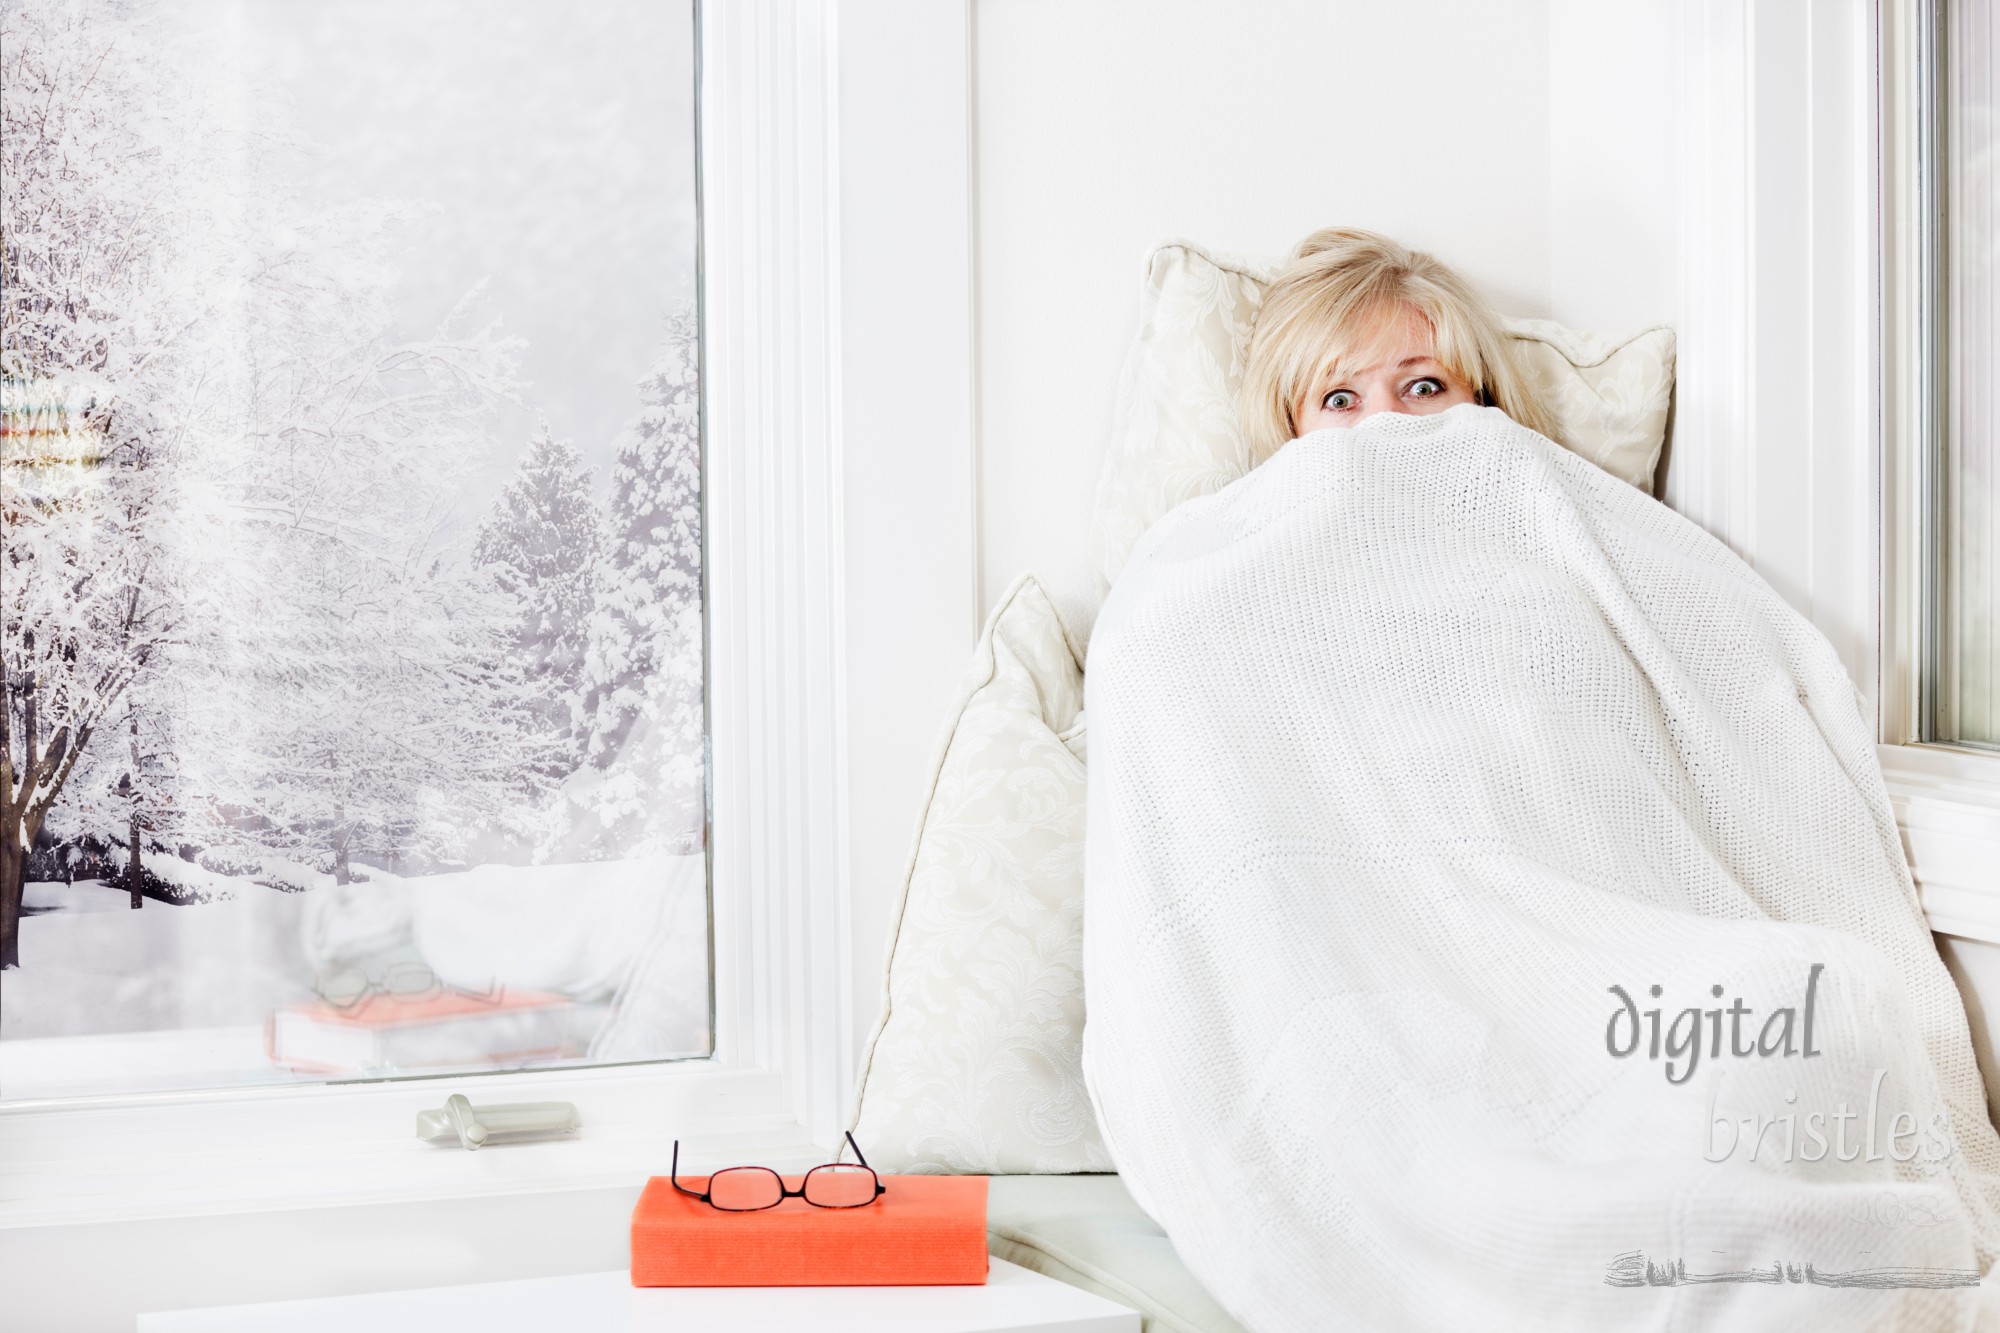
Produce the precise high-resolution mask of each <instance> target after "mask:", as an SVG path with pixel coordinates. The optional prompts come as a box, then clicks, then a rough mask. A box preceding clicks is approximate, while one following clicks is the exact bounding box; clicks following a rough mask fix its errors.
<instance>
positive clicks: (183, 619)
mask: <svg viewBox="0 0 2000 1333" xmlns="http://www.w3.org/2000/svg"><path fill="white" fill-rule="evenodd" d="M0 24H4V30H0V90H4V91H0V96H3V97H4V102H0V114H3V115H4V124H0V206H3V207H4V217H0V221H4V237H0V246H4V253H0V262H4V278H5V292H4V305H0V381H3V382H0V389H4V401H0V427H4V430H5V432H6V433H5V435H4V437H0V520H4V525H0V544H4V549H3V550H0V583H4V586H0V608H3V609H4V630H5V635H4V643H3V644H0V650H4V662H0V666H4V671H5V681H6V708H5V721H6V726H7V732H6V736H5V738H4V739H5V745H6V757H7V765H8V766H7V768H6V770H5V771H4V778H5V782H4V786H0V799H3V800H4V802H5V804H4V806H0V857H4V858H5V859H4V862H0V949H4V951H5V958H4V961H5V962H6V963H8V964H9V965H10V966H8V967H7V969H6V970H5V971H4V972H0V1098H4V1099H9V1100H12V1099H20V1098H28V1097H40V1096H63V1095H73V1094H82V1093H100V1092H104V1093H116V1092H131V1091H140V1090H151V1089H159V1088H170V1087H201V1086H221V1085H229V1084H258V1083H272V1082H286V1081H296V1080H302V1079H322V1078H342V1077H357V1076H359V1077H379V1076H381V1075H383V1074H402V1073H411V1072H437V1071H452V1070H466V1071H470V1070H485V1069H493V1068H519V1067H528V1066H533V1067H542V1066H547V1065H551V1064H569V1063H578V1062H590V1061H596V1062H602V1061H628V1060H646V1059H661V1058H670V1057H681V1056H695V1055H705V1054H707V1053H708V1051H709V1050H710V1047H711V1038H710V1017H709V1000H708V994H709V924H708V907H707V901H708V885H707V872H706V868H705V858H704V855H703V843H704V834H705V826H706V817H707V813H706V805H705V787H706V782H705V763H706V760H705V754H706V744H705V722H704V696H705V690H704V684H705V675H704V663H703V655H702V654H703V634H702V615H703V605H702V579H701V531H700V521H699V520H700V486H701V467H702V462H701V449H700V437H699V412H698V383H697V365H698V360H699V356H698V353H699V346H698V332H697V324H696V318H695V308H694V295H695V221H696V219H695V203H694V200H695V191H694V180H695V178H694V42H693V13H692V5H691V0H678V2H677V3H676V2H664V3H663V2H662V0H593V2H592V3H590V4H585V5H556V4H549V3H546V0H345V2H343V3H338V4H334V3H315V4H299V3H293V2H292V0H160V2H159V3H156V4H148V5H133V4H129V3H123V2H122V0H101V2H99V3H73V2H71V0H0ZM135 909H136V910H135ZM16 963H17V964H18V965H13V964H16Z"/></svg>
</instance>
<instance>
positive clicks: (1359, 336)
mask: <svg viewBox="0 0 2000 1333" xmlns="http://www.w3.org/2000/svg"><path fill="white" fill-rule="evenodd" d="M1462 403H1477V404H1479V405H1481V406H1483V407H1497V408H1499V409H1500V410H1501V411H1502V412H1505V413H1506V414H1507V415H1508V416H1510V417H1512V418H1513V419H1514V420H1516V421H1518V422H1520V423H1521V424H1522V425H1524V426H1526V427H1528V428H1529V429H1530V430H1533V431H1535V432H1537V433H1539V434H1542V435H1546V436H1547V437H1548V438H1550V439H1552V440H1555V441H1557V442H1558V443H1561V442H1562V441H1561V436H1559V435H1558V434H1557V433H1556V432H1557V427H1556V422H1555V414H1554V413H1553V412H1551V411H1550V410H1549V408H1548V405H1547V404H1546V403H1544V402H1543V401H1542V400H1541V398H1540V397H1539V396H1538V395H1537V394H1536V392H1535V390H1534V387H1533V385H1532V384H1531V383H1530V381H1529V380H1528V378H1527V376H1526V375H1525V374H1523V373H1522V371H1521V368H1520V366H1519V364H1518V363H1517V362H1516V360H1515V358H1514V350H1513V340H1512V339H1511V338H1509V337H1508V336H1507V335H1506V333H1505V332H1504V331H1503V330H1502V329H1501V327H1500V321H1499V318H1498V317H1497V316H1496V315H1494V313H1493V311H1492V310H1491V309H1490V308H1489V307H1488V306H1487V304H1486V303H1485V302H1484V301H1482V300H1481V299H1480V298H1479V295H1478V293H1477V292H1475V291H1474V290H1473V289H1472V286H1471V284H1469V283H1467V282H1466V281H1465V279H1463V278H1461V277H1460V276H1459V275H1458V274H1456V273H1454V272H1452V270H1451V269H1449V268H1447V267H1446V266H1445V265H1444V264H1442V263H1440V262H1439V261H1438V260H1436V259H1434V258H1432V257H1431V256H1430V255H1427V254H1424V253H1423V252H1422V251H1418V250H1410V249H1407V248H1405V247H1404V246H1401V245H1398V244H1397V243H1396V242H1394V241H1392V240H1390V239H1389V238H1388V237H1386V236H1380V235H1377V234H1376V233H1374V232H1371V231H1361V230H1358V229H1355V228H1351V227H1328V228H1326V229H1324V230H1322V231H1316V232H1314V233H1313V234H1312V235H1310V236H1308V237H1306V238H1305V240H1303V241H1301V242H1299V246H1298V249H1297V250H1296V251H1295V252H1294V253H1293V262H1292V264H1291V266H1290V267H1289V268H1287V269H1286V270H1285V271H1284V273H1282V274H1281V275H1280V276H1279V278H1278V280H1277V281H1276V282H1274V283H1272V284H1271V287H1270V289H1269V290H1268V291H1267V292H1266V293H1265V296H1264V304H1263V307H1262V309H1261V310H1260V311H1259V312H1258V315H1257V326H1256V330H1255V332H1254V333H1253V334H1252V336H1251V340H1250V356H1249V364H1248V367H1247V368H1246V370H1245V373H1244V377H1243V392H1242V408H1243V422H1244V429H1245V431H1246V433H1247V434H1248V436H1249V441H1250V452H1251V457H1252V458H1254V459H1255V460H1257V461H1258V462H1260V463H1261V462H1262V461H1264V460H1265V459H1266V458H1269V457H1270V456H1271V455H1272V454H1274V453H1276V452H1277V451H1278V449H1279V448H1280V447H1282V446H1283V445H1284V444H1285V442H1286V441H1288V440H1293V439H1296V438H1298V437H1299V436H1302V435H1310V434H1311V433H1312V432H1314V431H1316V430H1325V429H1327V428H1328V427H1330V426H1353V425H1356V424H1357V423H1359V422H1361V421H1362V420H1364V419H1366V418H1367V417H1370V416H1373V415H1374V414H1375V413H1377V412H1404V413H1408V414H1410V415H1413V416H1428V415H1430V414H1431V413H1434V412H1443V411H1445V410H1447V409H1449V408H1453V407H1457V406H1459V405H1460V404H1462Z"/></svg>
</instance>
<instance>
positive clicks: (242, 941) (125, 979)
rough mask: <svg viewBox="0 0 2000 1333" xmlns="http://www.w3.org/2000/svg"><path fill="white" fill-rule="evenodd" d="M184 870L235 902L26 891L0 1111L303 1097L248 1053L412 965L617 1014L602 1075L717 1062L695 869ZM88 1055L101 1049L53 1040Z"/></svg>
mask: <svg viewBox="0 0 2000 1333" xmlns="http://www.w3.org/2000/svg"><path fill="white" fill-rule="evenodd" d="M162 859H163V860H164V859H165V858H162ZM178 865H179V866H181V867H185V868H186V869H187V870H189V871H192V872H194V875H195V877H197V878H198V879H199V880H200V882H201V886H202V887H203V889H204V890H206V891H213V890H214V889H215V888H217V887H223V888H226V889H227V890H228V891H229V892H230V893H231V894H232V895H233V896H232V897H229V898H227V899H220V898H218V899H217V900H214V901H209V902H205V903H195V904H189V905H185V906H173V905H169V904H165V903H161V902H157V901H155V900H153V899H147V900H146V902H145V905H144V907H142V908H141V909H140V910H139V911H136V912H135V911H132V910H130V906H129V904H130V898H129V895H128V894H127V893H126V891H125V890H124V889H123V888H122V887H118V886H115V885H107V884H104V883H101V882H99V881H95V880H92V881H85V882H80V883H77V884H67V885H65V884H34V885H30V886H29V897H28V899H27V901H28V902H30V903H31V904H33V906H34V909H35V912H36V914H35V915H32V916H24V917H23V918H22V920H21V966H20V967H18V968H15V969H10V970H8V971H7V972H5V973H4V974H0V1099H13V1098H18V1097H22V1096H29V1095H67V1094H69V1093H74V1092H82V1091H91V1092H128V1091H138V1090H142V1089H156V1088H157V1089H164V1088H168V1087H217V1086H227V1085H230V1084H238V1083H245V1082H290V1081H295V1080H294V1078H293V1076H291V1075H289V1074H288V1073H285V1072H284V1071H280V1070H276V1069H274V1068H272V1067H271V1066H270V1065H269V1064H268V1062H266V1061H265V1059H264V1056H263V1048H262V1043H261V1040H260V1041H257V1042H254V1043H253V1042H252V1041H251V1040H250V1035H251V1034H253V1033H261V1031H262V1029H263V1025H264V1022H265V1019H266V1018H267V1017H268V1015H269V1014H270V1013H271V1011H272V1010H273V1009H275V1008H277V1007H278V1006H280V1005H285V1004H294V1003H301V1002H308V1001H311V1000H313V999H314V998H315V994H314V985H315V980H316V979H318V981H319V982H320V983H321V984H325V982H326V979H327V978H328V976H329V975H330V974H331V973H333V972H340V973H341V974H342V975H343V976H347V977H353V976H355V975H357V974H358V975H359V976H361V977H365V978H367V979H368V980H369V981H371V982H379V981H380V980H381V976H380V975H378V974H380V973H382V972H384V970H385V969H386V968H387V967H390V966H394V965H401V966H404V967H407V966H409V965H410V964H412V963H421V964H422V965H425V966H428V967H429V968H431V969H432V970H433V971H434V972H435V973H436V975H437V976H438V978H439V979H440V980H441V981H442V982H444V983H445V984H447V985H452V986H458V987H461V988H463V989H467V990H477V991H488V990H491V989H493V988H495V987H501V988H507V987H512V988H517V989H526V990H552V991H556V992H559V993H562V994H566V995H570V996H573V997H575V998H577V999H579V1000H584V1001H588V1002H594V1003H603V1002H607V1001H608V1002H609V1008H608V1010H607V1014H608V1018H607V1020H606V1022H605V1025H604V1031H603V1033H602V1034H601V1037H600V1041H599V1045H600V1046H601V1047H603V1048H604V1049H603V1050H601V1051H594V1052H593V1054H594V1056H595V1057H596V1058H603V1059H660V1058H666V1057H669V1056H685V1055H703V1054H706V1053H707V1052H708V1050H709V1035H708V1018H709V1016H708V931H707V880H706V874H705V870H704V865H703V858H702V857H701V856H700V855H694V856H672V857H662V858H657V859H652V860H633V861H620V862H595V863H588V864H577V865H556V866H501V865H493V866H479V867H475V868H473V869H471V870H467V871H462V872H458V873H455V874H449V875H428V876H422V877H417V878H411V879H398V878H396V877H394V876H389V875H385V874H382V873H381V872H378V871H372V870H371V871H369V872H368V873H369V874H371V875H372V876H374V878H373V879H372V880H371V881H370V882H368V883H364V884H351V885H343V886H326V887H320V888H315V889H314V890H312V891H309V892H305V893H288V892H283V891H280V890H277V889H272V888H266V887H264V886H262V885H260V884H258V883H256V882H255V881H253V880H250V879H248V878H246V877H230V876H224V875H220V874H218V873H217V872H216V871H214V870H210V869H204V868H202V867H197V866H193V865H190V864H188V863H186V862H180V863H178ZM213 880H222V881H224V884H223V885H222V886H217V885H215V884H213V883H212V881H213ZM113 1034H126V1037H125V1039H124V1040H111V1039H110V1038H111V1036H112V1035H113ZM130 1034H153V1037H152V1040H150V1041H146V1040H142V1039H139V1038H136V1037H132V1036H131V1035H130ZM75 1038H87V1039H88V1040H82V1041H75V1040H54V1039H75ZM146 1052H151V1054H147V1053H146Z"/></svg>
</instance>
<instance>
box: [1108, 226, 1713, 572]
mask: <svg viewBox="0 0 2000 1333" xmlns="http://www.w3.org/2000/svg"><path fill="white" fill-rule="evenodd" d="M1278 271H1279V266H1278V265H1275V264H1263V263H1256V262H1254V261H1245V260H1235V259H1225V258H1222V257H1219V256H1215V255H1211V254H1209V253H1208V252H1206V251H1204V250H1202V249H1200V248H1199V247H1197V246H1193V245H1188V244H1185V243H1183V242H1169V243H1167V244H1165V245H1162V246H1160V247H1159V248H1158V249H1156V250H1154V251H1153V254H1152V256H1151V258H1150V259H1149V260H1148V261H1147V264H1146V287H1145V291H1144V293H1143V295H1142V297H1141V305H1140V317H1139V333H1138V336H1137V338H1136V339H1135V340H1134V342H1133V344H1132V348H1131V351H1130V352H1129V353H1128V354H1127V356H1126V361H1125V370H1124V374H1123V375H1122V376H1121V378H1120V381H1119V388H1118V407H1117V415H1116V420H1115V424H1114V426H1113V430H1112V438H1111V449H1110V453H1109V454H1108V455H1107V456H1106V458H1105V460H1104V471H1103V473H1102V474H1101V476H1100V477H1099V480H1098V484H1097V502H1096V506H1095V509H1094V511H1093V513H1092V515H1091V524H1090V529H1091V531H1090V542H1091V555H1092V558H1093V559H1094V561H1095V562H1096V565H1097V570H1098V574H1099V576H1100V577H1101V578H1102V579H1103V580H1104V582H1105V584H1106V585H1107V586H1108V585H1109V584H1110V583H1111V581H1112V580H1113V579H1115V578H1117V577H1118V571H1119V570H1121V569H1123V568H1124V567H1125V561H1126V558H1127V557H1128V556H1130V555H1131V552H1132V547H1133V544H1134V543H1136V542H1137V541H1138V540H1139V537H1140V534H1142V533H1144V532H1145V530H1146V529H1147V528H1149V527H1151V526H1152V525H1153V523H1154V521H1155V520H1157V519H1158V518H1160V517H1161V516H1162V515H1164V514H1165V513H1166V512H1167V511H1168V510H1169V509H1172V508H1173V507H1174V506H1175V505H1177V504H1179V503H1181V502H1182V501H1183V500H1191V499H1193V498H1194V497H1195V496H1197V495H1208V494H1210V493H1212V492H1214V491H1218V490H1221V489H1222V488H1223V487H1224V486H1227V485H1228V484H1229V483H1230V482H1232V481H1234V480H1236V478H1238V477H1240V476H1242V475H1243V474H1244V473H1246V472H1248V471H1249V470H1250V451H1249V447H1248V446H1247V445H1246V444H1245V442H1244V439H1243V426H1242V422H1241V420H1240V418H1239V417H1238V414H1237V410H1236V391H1237V388H1238V387H1239V386H1240V385H1241V384H1242V383H1243V368H1244V359H1245V355H1246V353H1247V352H1248V350H1249V346H1250V329H1251V326H1252V324H1253V323H1254V322H1255V321H1256V318H1257V308H1258V306H1260V305H1261V304H1262V303H1263V299H1264V289H1265V287H1267V286H1268V285H1269V284H1270V282H1271V280H1272V279H1273V278H1275V277H1276V276H1277V274H1278ZM1506 325H1507V331H1508V332H1509V333H1511V334H1513V336H1514V337H1515V338H1516V339H1517V340H1518V341H1519V350H1520V351H1521V353H1522V356H1521V361H1522V364H1523V366H1524V367H1525V368H1526V370H1527V371H1528V373H1529V374H1530V375H1531V376H1532V377H1533V378H1534V379H1535V381H1536V382H1537V383H1538V384H1539V385H1540V386H1541V388H1542V391H1543V392H1544V393H1545V394H1546V395H1547V397H1548V401H1549V403H1550V404H1551V406H1552V407H1553V408H1554V409H1555V413H1556V417H1557V419H1558V420H1559V421H1560V422H1561V423H1562V434H1563V439H1562V440H1561V441H1560V443H1562V444H1563V445H1565V446H1567V447H1568V448H1569V450H1570V451H1571V452H1572V453H1576V454H1581V455H1582V456H1583V457H1585V458H1587V459H1589V460H1590V461H1591V462H1593V463H1595V464H1597V465H1598V466H1599V467H1601V468H1603V469H1604V470H1605V471H1606V472H1609V473H1611V474H1612V475H1613V476H1615V477H1618V478H1619V479H1620V480H1623V481H1627V482H1630V483H1631V484H1632V485H1634V486H1637V487H1638V488H1639V489H1640V490H1645V491H1650V490H1651V489H1652V485H1653V469H1654V468H1655V467H1656V466H1658V464H1659V460H1660V449H1661V446H1662V444H1663V443H1664V442H1665V439H1666V428H1667V408H1668V403H1669V400H1670V399H1671V398H1672V396H1673V388H1674V332H1673V330H1672V329H1670V328H1668V327H1666V326H1665V325H1655V326H1653V327H1650V328H1645V329H1641V330H1639V331H1638V332H1636V333H1633V334H1630V335H1627V336H1626V337H1623V338H1607V337H1605V336H1603V335H1601V334H1593V333H1577V332H1574V331H1572V330H1570V329H1566V328H1564V327H1563V326H1562V325H1560V324H1557V323H1555V322H1553V321H1551V320H1545V319H1510V320H1508V321H1506Z"/></svg>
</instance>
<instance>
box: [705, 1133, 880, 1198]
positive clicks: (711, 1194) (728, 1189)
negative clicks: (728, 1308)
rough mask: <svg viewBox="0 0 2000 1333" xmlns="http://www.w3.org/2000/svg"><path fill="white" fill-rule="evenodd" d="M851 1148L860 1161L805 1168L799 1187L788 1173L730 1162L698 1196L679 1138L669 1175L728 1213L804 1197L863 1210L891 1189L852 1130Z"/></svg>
mask: <svg viewBox="0 0 2000 1333" xmlns="http://www.w3.org/2000/svg"><path fill="white" fill-rule="evenodd" d="M847 1146H848V1147H850V1148H852V1149H854V1157H855V1160H856V1161H858V1162H860V1163H861V1165H859V1166H850V1165H848V1164H847V1163H846V1162H827V1163H825V1164H824V1165H821V1166H816V1167H814V1168H813V1169H812V1170H810V1171H808V1172H806V1176H805V1179H804V1180H802V1181H800V1182H799V1187H798V1188H797V1189H795V1190H788V1189H786V1188H785V1180H784V1177H783V1176H780V1175H779V1174H778V1173H777V1172H776V1171H773V1170H772V1169H771V1168H770V1167H768V1166H731V1167H725V1168H724V1169H722V1170H720V1171H717V1172H716V1173H715V1174H714V1175H712V1176H710V1177H709V1178H708V1189H707V1190H705V1191H704V1192H702V1193H700V1194H696V1193H695V1192H694V1191H693V1190H691V1189H689V1188H688V1187H687V1186H685V1185H683V1184H681V1181H680V1175H681V1141H680V1140H679V1139H675V1140H674V1163H673V1167H672V1168H671V1169H672V1172H673V1174H672V1175H671V1176H669V1177H668V1179H670V1180H671V1181H672V1182H673V1186H674V1188H675V1189H677V1190H679V1191H680V1192H681V1193H682V1194H685V1195H687V1196H688V1197H689V1198H690V1199H700V1200H701V1201H702V1202H703V1203H705V1204H707V1205H708V1206H709V1207H711V1208H719V1209H721V1210H722V1211H723V1212H725V1213H754V1212H757V1211H758V1210H760V1209H764V1208H776V1207H777V1206H778V1205H779V1204H781V1203H783V1202H784V1201H785V1200H787V1199H804V1200H805V1201H806V1202H807V1203H809V1204H811V1205H812V1206H813V1207H815V1208H859V1207H861V1206H862V1205H864V1204H870V1203H873V1202H875V1200H877V1199H879V1198H881V1197H882V1196H883V1195H884V1194H887V1193H888V1192H889V1187H888V1186H886V1185H884V1184H883V1183H882V1182H881V1180H879V1179H878V1178H877V1177H876V1175H875V1172H874V1171H873V1169H871V1168H870V1167H869V1165H868V1159H867V1158H865V1157H863V1156H862V1155H861V1145H860V1144H858V1143H856V1142H855V1141H854V1135H853V1134H851V1133H850V1134H848V1135H847Z"/></svg>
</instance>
